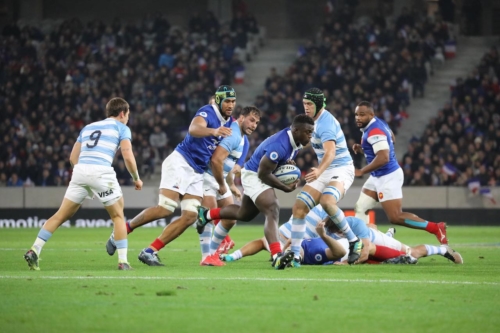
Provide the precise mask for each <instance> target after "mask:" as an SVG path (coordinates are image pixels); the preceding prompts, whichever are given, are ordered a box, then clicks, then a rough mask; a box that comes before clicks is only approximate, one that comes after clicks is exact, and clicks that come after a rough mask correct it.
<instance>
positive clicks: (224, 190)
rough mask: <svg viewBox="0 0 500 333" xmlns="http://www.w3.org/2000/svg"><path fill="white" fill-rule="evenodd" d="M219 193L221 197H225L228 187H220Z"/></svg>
mask: <svg viewBox="0 0 500 333" xmlns="http://www.w3.org/2000/svg"><path fill="white" fill-rule="evenodd" d="M218 192H219V194H220V195H224V194H226V192H227V187H226V185H222V186H220V185H219V190H218Z"/></svg>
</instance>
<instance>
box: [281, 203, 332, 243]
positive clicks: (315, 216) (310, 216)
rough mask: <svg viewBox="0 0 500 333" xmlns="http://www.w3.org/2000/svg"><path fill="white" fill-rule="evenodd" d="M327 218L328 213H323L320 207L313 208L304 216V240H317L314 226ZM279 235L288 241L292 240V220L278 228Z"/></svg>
mask: <svg viewBox="0 0 500 333" xmlns="http://www.w3.org/2000/svg"><path fill="white" fill-rule="evenodd" d="M326 217H328V213H327V212H325V210H324V209H323V207H321V205H317V206H315V207H313V209H311V210H310V211H309V213H307V215H306V233H305V234H304V239H310V238H318V237H319V235H318V234H317V233H316V226H317V225H318V223H319V222H321V221H323V219H325V218H326ZM280 233H281V234H282V235H283V236H285V237H286V238H288V239H291V238H292V218H291V217H290V220H289V221H288V222H286V223H285V224H283V225H282V226H281V227H280Z"/></svg>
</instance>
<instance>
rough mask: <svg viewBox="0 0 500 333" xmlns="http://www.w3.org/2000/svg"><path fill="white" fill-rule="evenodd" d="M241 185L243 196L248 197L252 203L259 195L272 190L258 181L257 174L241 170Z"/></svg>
mask: <svg viewBox="0 0 500 333" xmlns="http://www.w3.org/2000/svg"><path fill="white" fill-rule="evenodd" d="M241 185H242V186H243V194H244V195H246V196H248V197H250V199H252V201H253V202H255V200H257V198H258V197H259V195H260V194H261V193H262V192H264V191H266V190H268V189H270V188H272V187H271V186H269V185H266V184H264V183H263V182H262V180H260V178H259V176H258V175H257V172H254V171H250V170H246V169H244V168H243V169H241Z"/></svg>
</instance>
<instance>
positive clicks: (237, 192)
mask: <svg viewBox="0 0 500 333" xmlns="http://www.w3.org/2000/svg"><path fill="white" fill-rule="evenodd" d="M229 189H230V190H231V193H233V195H234V196H235V197H236V200H238V201H241V192H240V190H239V189H238V188H237V187H236V186H234V185H233V186H230V187H229Z"/></svg>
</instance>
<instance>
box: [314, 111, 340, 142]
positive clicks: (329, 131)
mask: <svg viewBox="0 0 500 333" xmlns="http://www.w3.org/2000/svg"><path fill="white" fill-rule="evenodd" d="M327 119H328V121H322V122H319V123H318V125H317V131H318V134H319V137H320V139H321V143H325V142H326V141H335V142H336V141H337V134H338V132H339V131H340V124H339V123H338V122H337V121H335V118H333V116H332V117H328V118H327ZM325 120H326V119H325Z"/></svg>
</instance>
